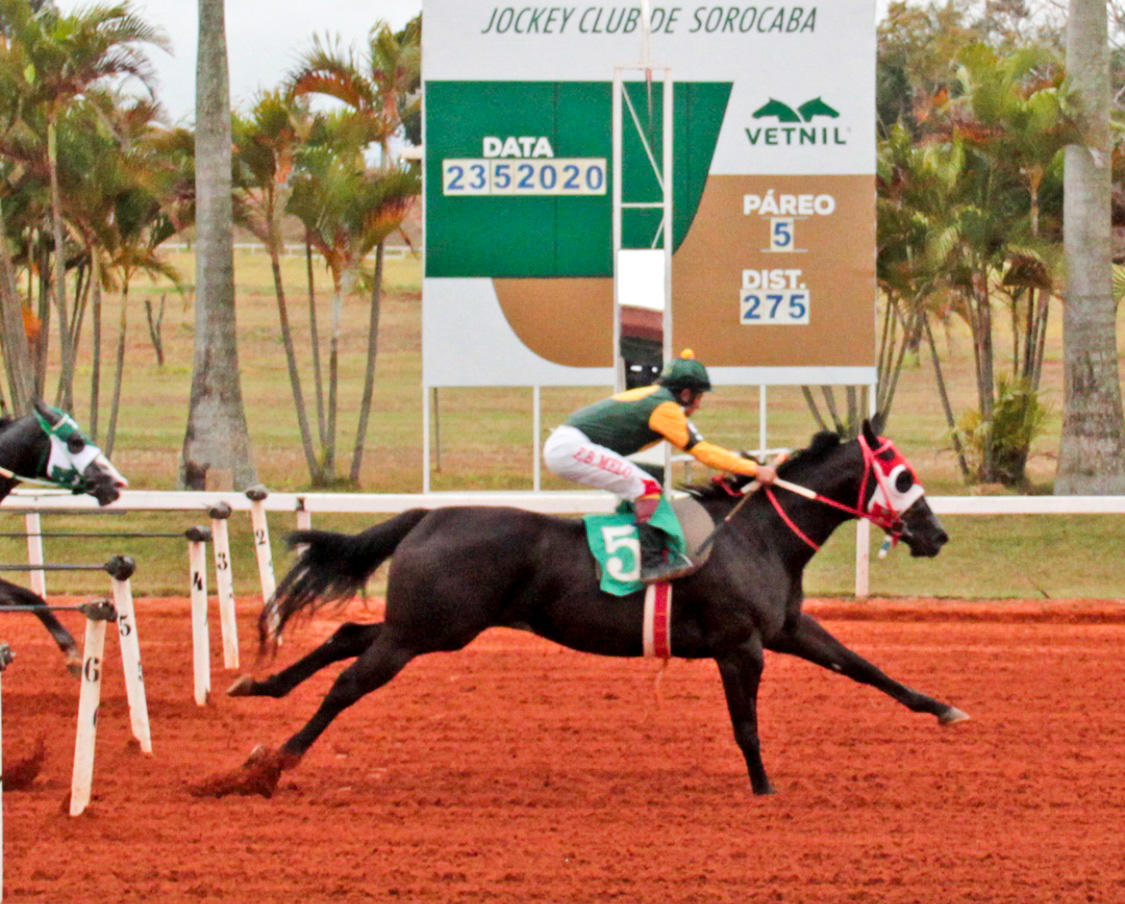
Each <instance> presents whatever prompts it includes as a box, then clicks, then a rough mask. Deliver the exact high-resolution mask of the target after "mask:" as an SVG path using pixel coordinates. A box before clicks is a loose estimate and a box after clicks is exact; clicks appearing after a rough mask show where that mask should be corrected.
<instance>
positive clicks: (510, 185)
mask: <svg viewBox="0 0 1125 904" xmlns="http://www.w3.org/2000/svg"><path fill="white" fill-rule="evenodd" d="M606 181H607V180H606V162H605V158H598V157H569V158H561V157H552V158H545V159H539V160H525V159H513V158H504V157H501V158H495V159H487V158H486V159H461V158H451V159H448V160H443V161H442V162H441V189H442V194H443V195H446V196H454V197H456V196H461V197H466V196H479V195H500V196H508V197H520V196H537V197H542V196H552V195H554V196H566V195H604V194H605V193H606Z"/></svg>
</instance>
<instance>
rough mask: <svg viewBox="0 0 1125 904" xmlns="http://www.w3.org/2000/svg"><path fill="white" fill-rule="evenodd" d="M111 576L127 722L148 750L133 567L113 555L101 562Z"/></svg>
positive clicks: (149, 740)
mask: <svg viewBox="0 0 1125 904" xmlns="http://www.w3.org/2000/svg"><path fill="white" fill-rule="evenodd" d="M105 570H106V571H107V572H109V576H110V577H111V578H112V579H113V581H112V585H113V586H112V589H113V608H114V609H116V610H117V639H118V642H119V643H120V645H121V669H122V672H123V673H124V675H125V696H126V698H127V699H128V701H129V723H130V725H131V727H132V729H133V737H134V738H136V739H137V743H138V744H140V745H141V752H142V753H152V730H151V728H150V726H149V720H148V699H147V696H146V694H145V675H144V670H143V669H142V668H141V638H140V635H139V634H138V633H137V612H136V609H135V608H134V606H133V586H132V584H130V583H129V579H130V578H131V577H132V576H133V573H134V572H135V571H136V570H137V565H136V563H135V562H134V561H133V560H132V559H131V558H130V557H129V556H114V557H113V558H112V559H110V560H109V561H108V562H106V564H105Z"/></svg>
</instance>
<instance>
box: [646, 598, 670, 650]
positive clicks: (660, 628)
mask: <svg viewBox="0 0 1125 904" xmlns="http://www.w3.org/2000/svg"><path fill="white" fill-rule="evenodd" d="M641 643H642V646H643V648H644V655H645V656H646V657H648V658H650V659H669V658H671V656H672V585H671V584H670V583H669V582H667V581H661V582H660V583H658V584H650V585H649V586H648V587H646V588H645V610H644V623H643V624H642V626H641Z"/></svg>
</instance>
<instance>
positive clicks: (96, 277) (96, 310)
mask: <svg viewBox="0 0 1125 904" xmlns="http://www.w3.org/2000/svg"><path fill="white" fill-rule="evenodd" d="M90 289H91V291H92V292H93V293H94V297H93V300H92V305H93V310H91V311H90V319H91V321H92V324H91V328H92V330H93V333H94V336H93V345H94V348H93V353H92V357H91V362H90V420H89V424H90V439H92V440H93V441H94V442H95V443H96V442H97V441H98V396H99V394H100V392H101V385H102V265H101V261H100V260H99V259H98V253H97V250H96V249H95V250H93V251H92V253H91V255H90Z"/></svg>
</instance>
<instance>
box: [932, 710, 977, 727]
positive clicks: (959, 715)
mask: <svg viewBox="0 0 1125 904" xmlns="http://www.w3.org/2000/svg"><path fill="white" fill-rule="evenodd" d="M968 721H969V714H968V713H966V712H962V711H961V710H959V709H958V708H957V707H956V706H951V707H949V709H947V710H946V711H945V712H943V713H942V714H941V715H940V716H938V722H940V723H941V724H942V725H956V724H957V723H958V722H968Z"/></svg>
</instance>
